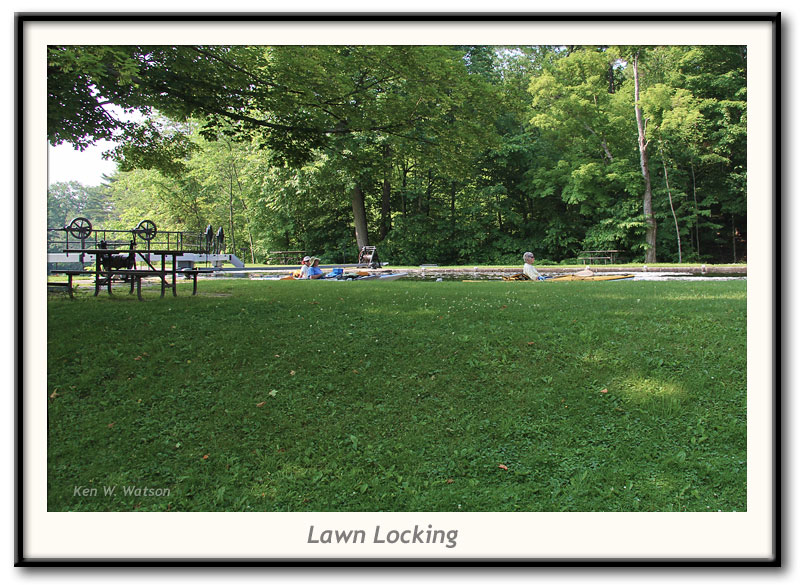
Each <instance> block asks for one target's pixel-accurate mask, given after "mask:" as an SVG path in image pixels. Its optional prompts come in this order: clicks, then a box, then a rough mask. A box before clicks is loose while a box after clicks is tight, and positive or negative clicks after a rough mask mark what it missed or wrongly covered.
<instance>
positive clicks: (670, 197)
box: [661, 149, 683, 264]
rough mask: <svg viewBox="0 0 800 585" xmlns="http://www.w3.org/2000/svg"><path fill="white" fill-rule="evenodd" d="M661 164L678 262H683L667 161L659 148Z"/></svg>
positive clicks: (679, 231) (679, 232)
mask: <svg viewBox="0 0 800 585" xmlns="http://www.w3.org/2000/svg"><path fill="white" fill-rule="evenodd" d="M661 164H663V165H664V184H665V185H666V186H667V197H669V208H670V209H671V210H672V219H673V220H675V236H676V237H677V239H678V264H682V263H683V254H682V252H681V230H680V228H678V216H677V215H675V206H674V205H673V204H672V191H671V190H670V188H669V175H667V161H666V160H664V150H663V149H662V150H661Z"/></svg>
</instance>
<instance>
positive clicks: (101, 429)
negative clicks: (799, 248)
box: [47, 279, 747, 512]
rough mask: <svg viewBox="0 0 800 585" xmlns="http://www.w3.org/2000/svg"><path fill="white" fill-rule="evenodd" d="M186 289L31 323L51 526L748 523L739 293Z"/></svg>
mask: <svg viewBox="0 0 800 585" xmlns="http://www.w3.org/2000/svg"><path fill="white" fill-rule="evenodd" d="M181 287H182V288H181V290H180V293H179V296H178V297H177V298H173V297H171V295H168V296H167V298H165V299H163V300H162V299H159V297H158V295H159V289H158V288H157V287H156V288H152V289H148V290H147V291H145V299H146V300H145V301H144V302H139V301H137V300H136V298H135V295H134V296H133V297H130V296H129V295H127V294H126V292H125V290H124V287H123V288H122V289H120V294H118V295H115V296H114V297H113V298H109V297H107V296H105V294H101V296H99V297H98V298H94V297H92V296H91V295H89V294H87V293H86V292H82V293H79V294H78V296H77V297H76V299H75V300H72V301H71V300H69V299H68V298H67V297H66V295H64V294H59V295H52V296H51V298H50V300H49V301H48V307H47V308H48V326H49V333H48V388H47V392H48V396H49V397H50V398H49V400H48V404H49V410H48V424H49V436H48V454H47V456H48V509H49V510H50V511H66V510H75V511H93V510H115V511H125V510H150V511H156V510H158V511H161V510H175V511H218V510H219V511H222V510H227V511H247V510H254V511H273V510H278V511H378V510H386V511H459V510H460V511H467V512H470V511H683V510H686V511H713V512H716V511H718V510H722V511H745V510H746V494H747V491H746V458H747V457H746V351H745V349H746V320H745V317H746V312H745V311H746V282H745V281H724V282H646V281H643V282H627V281H621V282H568V283H554V282H553V283H547V282H545V283H525V282H498V281H495V282H476V283H463V282H452V281H451V282H418V281H406V280H399V281H394V282H372V281H364V282H327V283H321V282H305V281H248V280H244V279H241V280H240V279H224V280H221V279H220V280H213V281H205V280H204V281H201V282H200V283H199V293H198V295H197V296H196V297H192V296H191V295H190V292H191V284H181ZM84 290H85V289H84ZM113 486H117V487H116V491H115V493H114V495H113V496H112V495H106V494H104V492H103V490H104V488H106V489H108V488H110V487H113ZM126 486H128V489H130V487H134V488H138V489H140V490H142V489H144V488H148V489H151V490H160V491H159V492H149V493H148V492H146V491H145V492H143V493H139V494H138V495H136V494H131V495H125V494H124V492H123V490H124V489H125V488H126ZM92 489H96V490H97V491H96V492H93V491H92ZM87 490H88V491H87ZM167 490H168V494H167ZM158 494H160V495H158Z"/></svg>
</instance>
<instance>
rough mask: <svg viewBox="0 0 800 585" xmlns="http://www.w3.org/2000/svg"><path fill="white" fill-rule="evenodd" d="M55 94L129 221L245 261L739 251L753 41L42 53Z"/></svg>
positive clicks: (67, 134) (51, 128) (56, 132)
mask: <svg viewBox="0 0 800 585" xmlns="http://www.w3.org/2000/svg"><path fill="white" fill-rule="evenodd" d="M634 64H635V67H634ZM48 94H49V95H48V97H49V100H48V137H49V140H50V142H51V143H53V144H58V143H61V142H68V143H71V144H73V145H75V146H76V147H78V148H85V147H86V146H87V145H89V144H92V143H93V142H94V141H96V140H98V139H101V138H103V139H110V140H114V141H116V142H117V144H118V145H119V146H118V147H117V148H116V150H115V152H114V153H113V156H114V157H115V158H116V159H117V161H118V162H119V169H120V172H119V173H117V175H116V176H115V177H114V179H113V180H112V181H111V183H110V185H109V186H108V187H107V193H106V196H107V197H108V198H109V200H110V201H111V202H112V203H116V207H115V208H116V209H120V210H123V209H127V211H120V212H119V213H127V214H131V213H134V211H133V210H141V211H138V212H139V213H144V212H145V211H146V210H148V209H150V210H159V211H158V213H159V214H160V215H159V219H160V220H161V221H164V222H166V223H167V224H168V225H166V226H165V227H169V228H173V229H197V226H202V225H203V224H204V223H206V222H209V223H214V225H225V226H226V227H227V232H228V234H229V236H230V238H229V242H231V244H232V246H234V247H235V248H236V249H237V252H239V253H241V254H243V256H244V257H247V258H249V259H252V260H259V259H263V257H264V256H265V255H266V254H267V252H268V251H269V250H270V249H276V248H280V249H289V248H295V247H301V248H303V249H312V250H315V251H316V252H317V253H318V254H322V255H323V256H325V255H326V254H328V255H329V256H330V258H331V259H336V260H341V259H342V256H346V257H351V254H353V251H352V250H353V248H356V249H357V248H358V247H360V246H363V245H366V244H367V243H373V242H379V243H380V245H381V248H382V250H383V251H384V253H382V257H386V256H387V255H390V256H391V259H392V261H394V262H432V261H436V262H469V263H472V262H506V261H513V262H515V263H516V262H518V261H519V260H518V258H519V253H520V251H522V250H526V249H533V250H534V251H536V252H537V256H539V257H540V258H546V259H550V260H552V261H562V260H570V259H574V257H575V256H576V255H577V253H578V252H579V251H580V250H582V249H587V248H588V249H597V248H615V249H621V250H624V251H625V252H626V253H627V254H628V257H629V258H630V259H646V260H647V261H650V262H652V261H654V260H655V259H656V251H658V259H659V260H660V259H676V260H683V259H703V260H723V259H724V260H730V259H733V260H737V259H740V258H742V257H743V256H744V255H745V254H746V247H745V244H746V199H745V198H746V164H745V163H746V138H747V134H746V52H745V51H744V49H743V48H742V47H688V46H687V47H685V46H681V47H615V46H604V47H559V46H552V47H550V46H541V47H487V46H461V47H453V46H201V45H181V46H51V47H49V50H48ZM137 198H139V199H140V200H142V201H147V200H149V201H150V204H148V205H139V204H136V203H135V200H136V199H137ZM148 198H150V199H148ZM153 198H155V199H153ZM156 203H157V204H156ZM109 221H113V220H109ZM353 241H355V244H356V246H353Z"/></svg>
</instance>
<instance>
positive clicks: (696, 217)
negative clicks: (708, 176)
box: [692, 162, 700, 258]
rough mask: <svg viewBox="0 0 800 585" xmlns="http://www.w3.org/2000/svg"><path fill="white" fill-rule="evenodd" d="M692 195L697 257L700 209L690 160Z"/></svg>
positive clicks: (698, 253)
mask: <svg viewBox="0 0 800 585" xmlns="http://www.w3.org/2000/svg"><path fill="white" fill-rule="evenodd" d="M692 196H693V197H694V235H695V239H696V240H697V257H698V258H699V257H700V209H699V207H698V206H697V179H696V178H695V176H694V162H692Z"/></svg>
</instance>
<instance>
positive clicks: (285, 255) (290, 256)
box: [267, 250, 308, 264]
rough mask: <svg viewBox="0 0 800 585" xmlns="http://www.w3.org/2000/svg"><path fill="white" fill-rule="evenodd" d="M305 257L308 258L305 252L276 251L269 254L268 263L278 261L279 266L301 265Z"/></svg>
mask: <svg viewBox="0 0 800 585" xmlns="http://www.w3.org/2000/svg"><path fill="white" fill-rule="evenodd" d="M304 256H308V252H306V251H305V250H274V251H271V252H270V253H269V257H268V258H267V262H268V263H270V264H271V263H272V262H273V261H276V262H277V263H278V264H300V262H301V261H302V260H303V257H304Z"/></svg>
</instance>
